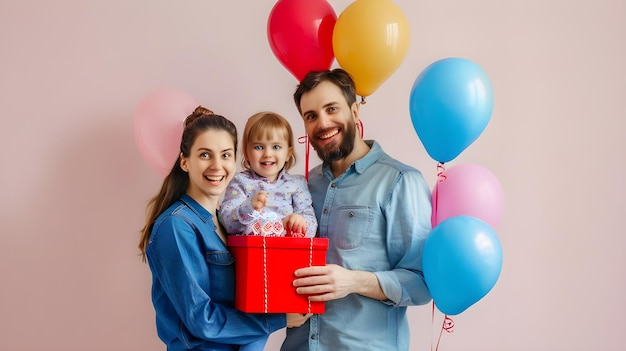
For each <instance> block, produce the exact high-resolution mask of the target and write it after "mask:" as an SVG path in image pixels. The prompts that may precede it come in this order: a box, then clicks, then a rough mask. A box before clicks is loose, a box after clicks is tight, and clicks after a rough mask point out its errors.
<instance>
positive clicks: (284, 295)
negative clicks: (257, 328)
mask: <svg viewBox="0 0 626 351" xmlns="http://www.w3.org/2000/svg"><path fill="white" fill-rule="evenodd" d="M228 246H229V247H230V250H231V252H232V254H233V256H234V257H235V279H236V288H235V307H236V308H237V309H239V310H241V311H244V312H249V313H324V302H319V301H313V302H311V301H309V299H308V298H307V296H306V295H300V294H297V293H296V288H295V287H294V286H293V280H294V279H295V276H294V275H293V272H295V271H296V269H298V268H303V267H309V266H323V265H325V264H326V249H327V248H328V239H327V238H293V237H268V236H259V235H230V236H228Z"/></svg>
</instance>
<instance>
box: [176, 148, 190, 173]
mask: <svg viewBox="0 0 626 351" xmlns="http://www.w3.org/2000/svg"><path fill="white" fill-rule="evenodd" d="M178 158H179V162H178V163H179V164H180V168H181V169H182V170H183V171H185V172H187V173H189V165H188V164H187V159H186V158H185V157H184V156H183V153H182V152H181V153H180V156H178Z"/></svg>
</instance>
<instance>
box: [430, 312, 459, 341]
mask: <svg viewBox="0 0 626 351" xmlns="http://www.w3.org/2000/svg"><path fill="white" fill-rule="evenodd" d="M432 324H433V328H434V326H435V302H434V301H433V310H432ZM444 331H446V332H447V333H453V332H454V320H452V318H450V317H448V315H447V314H446V315H444V318H443V322H442V323H441V330H440V331H439V337H438V338H437V344H436V345H435V351H438V350H439V343H440V342H441V335H442V334H443V332H444ZM430 351H433V342H432V339H431V343H430Z"/></svg>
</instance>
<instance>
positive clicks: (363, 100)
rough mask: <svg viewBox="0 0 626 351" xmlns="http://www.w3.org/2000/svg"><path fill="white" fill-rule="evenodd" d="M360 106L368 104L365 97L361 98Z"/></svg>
mask: <svg viewBox="0 0 626 351" xmlns="http://www.w3.org/2000/svg"><path fill="white" fill-rule="evenodd" d="M359 104H361V105H365V104H367V101H365V96H361V102H359Z"/></svg>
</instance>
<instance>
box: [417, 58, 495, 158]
mask: <svg viewBox="0 0 626 351" xmlns="http://www.w3.org/2000/svg"><path fill="white" fill-rule="evenodd" d="M492 112H493V87H492V85H491V81H490V80H489V77H488V76H487V74H486V73H485V71H484V70H483V69H482V68H481V67H480V66H478V65H477V64H475V63H473V62H471V61H469V60H466V59H462V58H446V59H442V60H439V61H436V62H434V63H432V64H430V65H429V66H428V67H426V69H424V70H423V71H422V73H420V75H419V76H418V77H417V79H416V80H415V83H414V84H413V88H412V89H411V96H410V114H411V121H412V122H413V128H414V129H415V132H416V133H417V135H418V137H419V138H420V140H421V142H422V144H423V145H424V147H425V148H426V151H427V152H428V154H429V155H430V157H431V158H433V159H434V160H436V161H439V162H442V163H444V162H448V161H451V160H453V159H454V158H455V157H457V156H458V155H459V154H460V153H461V152H463V150H465V149H466V148H467V147H468V146H469V145H470V144H472V143H473V142H474V141H475V140H476V139H477V138H478V137H479V136H480V134H481V133H482V132H483V130H484V129H485V127H486V126H487V123H489V119H490V118H491V113H492Z"/></svg>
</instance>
